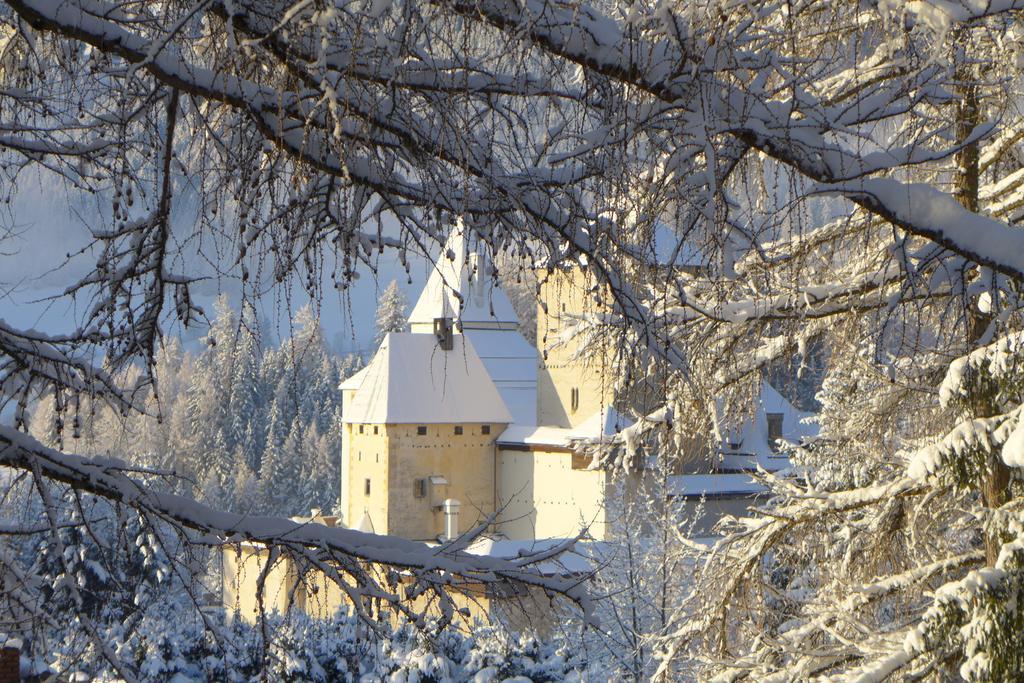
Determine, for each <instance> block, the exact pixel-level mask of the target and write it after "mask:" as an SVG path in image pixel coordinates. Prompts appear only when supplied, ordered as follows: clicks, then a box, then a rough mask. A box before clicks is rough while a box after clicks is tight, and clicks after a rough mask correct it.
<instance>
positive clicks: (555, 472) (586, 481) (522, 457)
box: [498, 449, 609, 540]
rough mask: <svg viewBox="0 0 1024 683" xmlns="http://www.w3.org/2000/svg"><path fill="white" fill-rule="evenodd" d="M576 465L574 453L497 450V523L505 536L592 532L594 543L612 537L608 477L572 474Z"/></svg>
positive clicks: (604, 474) (586, 472)
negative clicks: (608, 516)
mask: <svg viewBox="0 0 1024 683" xmlns="http://www.w3.org/2000/svg"><path fill="white" fill-rule="evenodd" d="M576 458H577V460H578V456H576ZM573 460H574V455H573V454H572V453H564V452H560V451H542V450H529V451H523V450H510V449H500V450H499V451H498V463H499V465H498V505H499V508H500V509H501V513H500V514H499V517H498V523H499V529H500V530H501V531H502V532H503V533H504V534H505V535H506V536H508V537H509V538H511V539H514V540H527V539H532V538H568V537H571V536H574V535H576V534H577V533H579V531H580V529H581V528H583V527H589V529H590V534H591V535H592V536H593V537H594V538H596V539H599V540H603V539H605V538H607V534H608V520H607V514H606V509H605V500H606V490H607V483H608V479H607V478H608V476H609V475H608V473H607V472H605V471H603V470H586V469H573ZM579 467H580V463H579V462H577V468H579Z"/></svg>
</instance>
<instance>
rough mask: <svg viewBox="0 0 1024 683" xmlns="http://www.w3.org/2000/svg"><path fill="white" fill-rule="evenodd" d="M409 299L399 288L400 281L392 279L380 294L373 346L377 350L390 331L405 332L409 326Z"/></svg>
mask: <svg viewBox="0 0 1024 683" xmlns="http://www.w3.org/2000/svg"><path fill="white" fill-rule="evenodd" d="M408 308H409V300H408V299H407V298H406V297H405V294H404V293H403V292H402V290H401V289H399V288H398V281H397V280H392V281H391V283H390V284H389V285H388V286H387V289H385V290H384V292H383V293H382V294H381V295H380V300H379V301H378V302H377V315H376V318H375V323H374V326H375V327H374V329H375V330H376V332H375V334H374V337H373V348H374V349H375V350H376V349H377V347H379V346H380V343H381V342H382V341H384V337H386V336H387V334H388V332H405V331H406V328H407V327H408V323H407V320H408V317H409V313H408V311H407V310H406V309H408Z"/></svg>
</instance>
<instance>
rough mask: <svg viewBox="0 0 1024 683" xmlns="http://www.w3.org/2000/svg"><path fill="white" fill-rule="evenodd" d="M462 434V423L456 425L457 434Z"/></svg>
mask: <svg viewBox="0 0 1024 683" xmlns="http://www.w3.org/2000/svg"><path fill="white" fill-rule="evenodd" d="M460 434H462V425H455V435H456V436H459V435H460Z"/></svg>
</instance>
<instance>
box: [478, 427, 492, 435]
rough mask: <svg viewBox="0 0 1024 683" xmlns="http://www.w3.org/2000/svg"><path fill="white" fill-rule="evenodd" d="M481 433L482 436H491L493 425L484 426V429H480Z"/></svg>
mask: <svg viewBox="0 0 1024 683" xmlns="http://www.w3.org/2000/svg"><path fill="white" fill-rule="evenodd" d="M480 433H481V434H490V433H491V425H484V426H483V427H481V428H480Z"/></svg>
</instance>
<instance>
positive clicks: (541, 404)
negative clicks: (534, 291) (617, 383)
mask: <svg viewBox="0 0 1024 683" xmlns="http://www.w3.org/2000/svg"><path fill="white" fill-rule="evenodd" d="M540 282H541V287H540V295H539V303H538V305H537V347H538V353H539V354H540V357H541V360H540V365H539V366H538V371H537V424H540V425H547V426H553V427H575V426H577V425H578V424H580V423H581V422H584V421H585V420H587V419H588V418H590V417H592V416H593V415H594V414H595V413H596V412H597V411H598V410H600V409H601V408H603V407H607V406H610V405H612V398H613V391H612V387H613V386H614V377H613V376H612V374H611V373H612V372H613V369H612V367H611V364H610V363H609V362H608V360H607V359H608V358H609V354H608V353H595V354H592V356H591V357H590V358H589V359H586V360H585V359H579V358H574V357H573V356H574V355H575V353H576V350H577V348H578V344H579V343H580V342H579V341H578V340H570V341H569V342H567V343H558V342H559V334H560V332H561V330H562V326H563V319H564V318H565V317H566V316H570V315H580V314H583V313H590V312H595V311H596V310H597V309H598V307H599V304H597V303H595V301H594V297H593V294H591V293H590V292H589V291H588V290H589V288H590V287H591V286H592V278H591V276H589V275H588V274H587V273H585V272H584V271H582V270H581V269H579V268H573V269H571V270H562V269H559V270H555V271H554V272H553V273H543V274H541V275H540ZM545 307H546V308H547V310H546V311H545ZM545 350H546V352H547V357H546V358H545V356H544V353H545ZM573 389H577V390H578V392H579V399H578V402H577V406H576V408H575V410H574V409H573V403H572V391H573Z"/></svg>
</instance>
